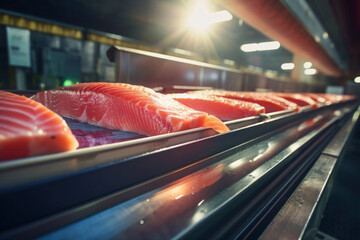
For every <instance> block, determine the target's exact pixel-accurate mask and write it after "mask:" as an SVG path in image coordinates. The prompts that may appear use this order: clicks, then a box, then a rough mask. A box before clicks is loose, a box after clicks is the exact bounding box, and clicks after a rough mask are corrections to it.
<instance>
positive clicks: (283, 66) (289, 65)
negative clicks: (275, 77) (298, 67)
mask: <svg viewBox="0 0 360 240" xmlns="http://www.w3.org/2000/svg"><path fill="white" fill-rule="evenodd" d="M294 67H295V64H293V63H283V64H281V69H282V70H292V69H294Z"/></svg>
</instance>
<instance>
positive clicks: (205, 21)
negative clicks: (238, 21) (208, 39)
mask: <svg viewBox="0 0 360 240" xmlns="http://www.w3.org/2000/svg"><path fill="white" fill-rule="evenodd" d="M191 9H192V11H191V12H190V14H189V16H188V18H187V21H186V25H187V27H188V28H190V29H192V30H194V31H197V32H203V31H206V30H207V29H208V27H209V26H210V25H211V24H214V23H219V22H226V21H230V20H231V19H232V18H233V16H232V15H231V13H229V12H228V11H226V10H222V11H217V12H210V11H209V10H208V6H207V4H206V2H205V1H204V0H198V1H196V2H195V5H194V6H192V7H191Z"/></svg>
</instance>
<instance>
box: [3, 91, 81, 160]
mask: <svg viewBox="0 0 360 240" xmlns="http://www.w3.org/2000/svg"><path fill="white" fill-rule="evenodd" d="M77 147H78V142H77V140H76V138H75V136H74V135H73V134H72V133H71V130H70V129H69V127H68V126H67V124H66V122H65V121H64V120H63V119H62V118H61V117H60V116H59V115H57V114H56V113H54V112H52V111H50V110H49V109H47V108H46V107H44V106H43V105H41V104H40V103H38V102H35V101H33V100H31V99H29V98H27V97H24V96H19V95H16V94H13V93H9V92H5V91H0V161H4V160H11V159H18V158H25V157H31V156H37V155H44V154H50V153H58V152H64V151H69V150H73V149H76V148H77Z"/></svg>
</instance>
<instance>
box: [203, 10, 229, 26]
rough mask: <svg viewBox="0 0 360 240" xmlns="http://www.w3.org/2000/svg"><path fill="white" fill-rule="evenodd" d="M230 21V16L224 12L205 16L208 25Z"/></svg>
mask: <svg viewBox="0 0 360 240" xmlns="http://www.w3.org/2000/svg"><path fill="white" fill-rule="evenodd" d="M231 19H232V15H231V14H230V13H229V12H228V11H226V10H222V11H218V12H214V13H209V14H208V16H207V21H208V22H209V23H210V24H212V23H219V22H227V21H230V20H231Z"/></svg>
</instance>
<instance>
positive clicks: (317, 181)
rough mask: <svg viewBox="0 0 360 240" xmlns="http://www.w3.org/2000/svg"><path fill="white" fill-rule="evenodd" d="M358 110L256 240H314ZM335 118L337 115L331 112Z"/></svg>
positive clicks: (359, 109) (355, 121) (359, 111)
mask: <svg viewBox="0 0 360 240" xmlns="http://www.w3.org/2000/svg"><path fill="white" fill-rule="evenodd" d="M359 113H360V108H358V110H357V111H356V112H355V113H354V114H352V118H350V119H348V120H347V121H346V123H345V124H344V126H343V127H342V128H341V130H340V131H339V132H338V133H337V134H336V135H335V136H334V138H333V139H332V141H331V142H330V143H329V144H328V145H327V147H326V148H325V149H324V150H323V151H322V154H321V155H320V157H319V158H318V160H317V161H316V163H315V164H314V166H313V167H312V168H311V170H310V171H309V173H308V174H307V175H306V176H305V178H304V179H303V181H302V182H301V184H300V185H299V186H298V187H297V188H296V190H295V191H294V193H293V194H292V195H291V197H290V198H289V200H288V201H287V202H286V204H285V205H284V206H283V207H282V209H281V210H280V212H279V213H278V214H277V216H276V217H275V218H274V219H273V221H272V222H271V224H270V225H269V226H268V227H267V228H266V230H265V232H264V233H263V234H262V236H261V238H260V239H314V236H315V233H316V231H317V229H318V226H319V224H320V221H321V218H322V212H323V209H324V208H325V205H326V202H327V200H328V192H329V191H330V189H331V181H332V180H333V179H334V177H335V174H336V167H335V166H336V165H339V164H340V163H339V162H340V161H341V153H342V152H343V151H344V147H345V144H346V143H347V141H348V139H349V136H350V134H351V132H352V129H353V128H354V126H355V124H356V123H357V121H358V118H359ZM334 114H335V115H340V113H337V112H335V113H334Z"/></svg>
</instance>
